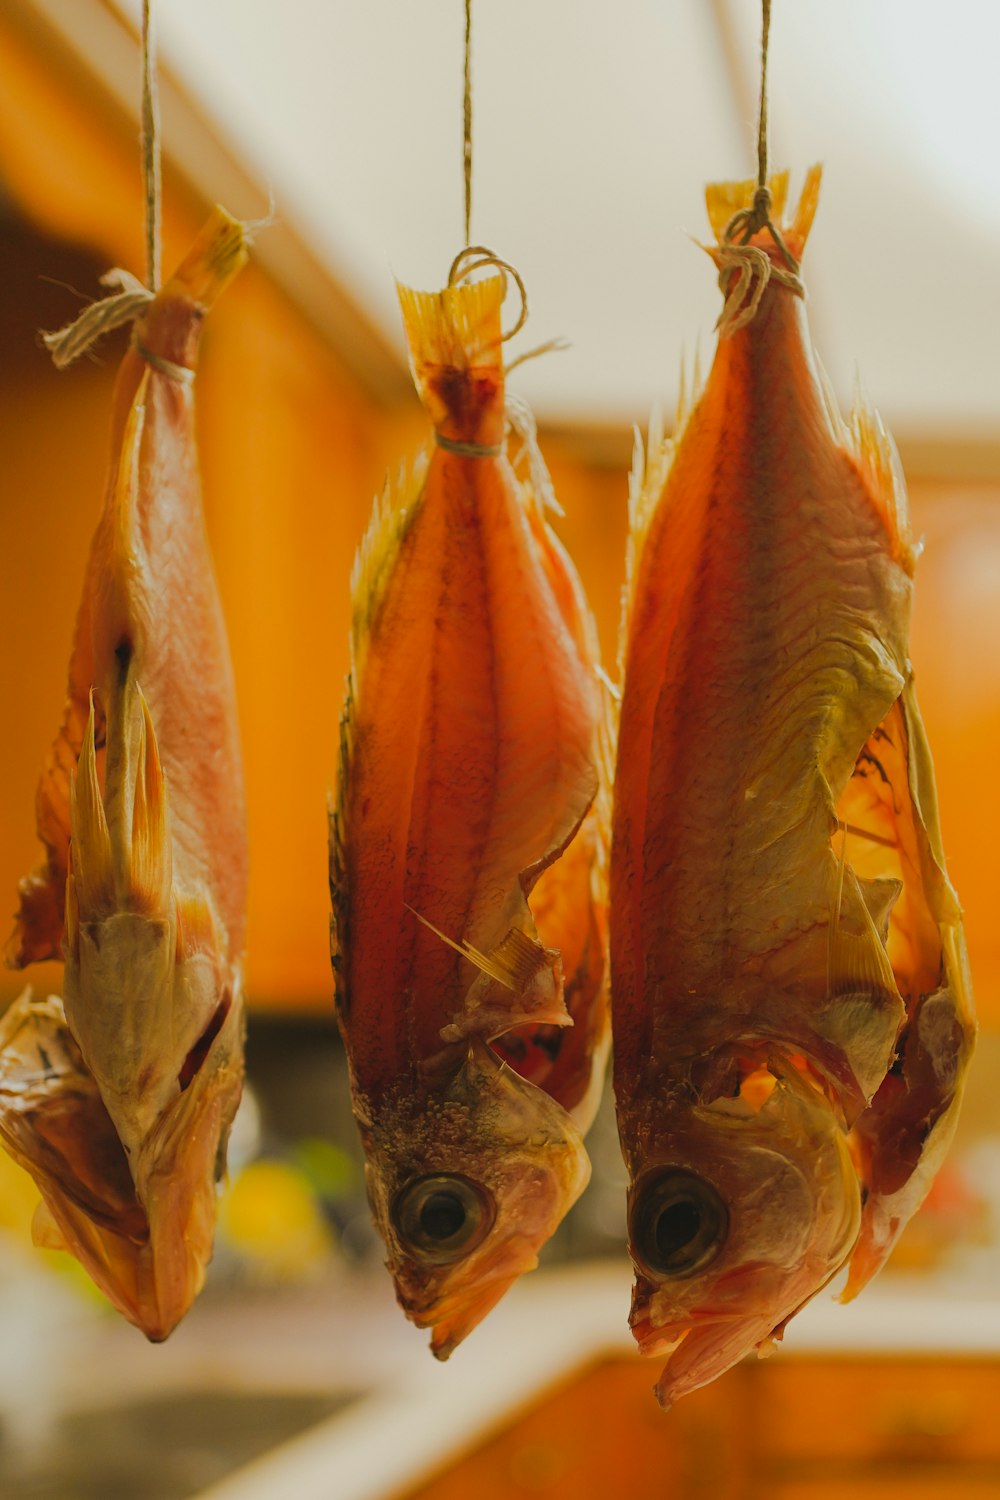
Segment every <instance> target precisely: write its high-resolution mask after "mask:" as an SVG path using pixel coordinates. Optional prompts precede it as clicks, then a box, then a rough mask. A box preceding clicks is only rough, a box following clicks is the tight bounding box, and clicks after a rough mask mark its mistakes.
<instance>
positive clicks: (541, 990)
mask: <svg viewBox="0 0 1000 1500" xmlns="http://www.w3.org/2000/svg"><path fill="white" fill-rule="evenodd" d="M407 911H411V912H413V915H414V916H415V917H416V919H417V921H418V922H421V923H422V924H423V925H424V926H425V927H426V928H428V929H429V931H431V932H433V933H434V935H435V937H439V938H440V939H441V941H442V942H443V943H447V945H448V947H449V948H451V949H453V950H454V952H456V953H460V954H461V955H462V957H463V958H466V959H468V961H469V962H470V963H471V964H473V965H474V966H475V967H476V968H477V969H478V970H479V977H478V978H477V979H476V980H475V981H474V982H473V984H472V986H471V988H470V989H469V992H468V994H467V995H466V997H465V1004H464V1007H463V1009H462V1011H460V1012H459V1013H458V1014H457V1015H456V1016H455V1017H454V1019H453V1020H452V1021H451V1022H449V1024H448V1025H447V1026H443V1027H442V1028H441V1039H442V1041H444V1042H457V1041H460V1040H462V1039H465V1038H468V1037H477V1036H479V1037H484V1038H485V1039H486V1040H487V1041H491V1040H492V1039H493V1038H494V1037H498V1036H503V1035H504V1034H505V1033H506V1032H508V1031H511V1030H513V1028H514V1027H515V1026H523V1025H526V1024H528V1023H531V1022H534V1023H537V1024H538V1025H546V1026H572V1024H573V1020H572V1017H571V1016H570V1015H569V1013H568V1011H567V1010H566V1004H565V1001H564V1000H563V994H562V968H561V964H560V959H559V954H558V952H556V950H555V949H552V948H546V947H545V945H544V944H543V943H540V942H539V941H538V939H537V937H532V935H531V934H530V933H529V932H525V931H524V929H523V928H520V927H511V928H509V929H508V930H507V932H505V933H504V935H503V937H502V938H501V939H500V941H499V943H497V944H496V946H495V947H494V948H491V949H490V951H489V953H483V952H482V951H481V950H480V949H479V948H476V947H475V946H474V945H473V944H472V943H469V942H466V941H465V940H464V939H463V940H462V941H461V942H455V940H454V939H453V938H450V937H448V935H447V933H444V932H442V931H441V929H440V928H439V927H435V925H434V923H433V922H429V921H428V920H427V918H426V917H423V916H421V915H420V913H419V912H418V911H414V910H413V907H412V906H407ZM495 984H498V985H500V986H501V988H502V989H503V990H504V991H506V992H507V993H508V994H509V996H510V997H511V998H510V999H507V998H500V997H499V996H498V995H497V994H496V992H495V991H494V990H493V985H495Z"/></svg>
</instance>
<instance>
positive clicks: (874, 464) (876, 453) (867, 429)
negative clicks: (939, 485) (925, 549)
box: [845, 380, 917, 576]
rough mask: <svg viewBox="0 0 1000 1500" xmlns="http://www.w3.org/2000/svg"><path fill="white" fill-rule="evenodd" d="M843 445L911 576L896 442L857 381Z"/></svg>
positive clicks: (905, 506)
mask: <svg viewBox="0 0 1000 1500" xmlns="http://www.w3.org/2000/svg"><path fill="white" fill-rule="evenodd" d="M845 446H846V447H847V449H848V451H849V452H850V453H852V454H853V456H854V458H855V459H856V460H857V463H858V466H859V467H860V469H861V471H862V473H863V475H864V477H865V479H866V480H867V488H868V492H869V494H870V495H871V497H872V499H873V500H874V502H875V507H876V510H877V511H878V514H879V516H880V517H881V519H882V523H883V525H884V526H885V529H886V533H887V535H888V537H889V540H890V543H891V546H892V555H893V557H894V559H895V560H896V561H897V562H898V563H899V564H900V565H901V566H902V567H903V568H904V569H905V571H906V572H907V573H908V574H910V575H911V576H912V574H913V570H914V567H915V565H916V559H917V549H916V548H915V547H914V543H913V536H912V533H911V531H910V513H909V504H908V501H907V497H906V481H905V479H904V478H903V468H902V464H901V463H900V461H899V453H898V451H897V449H896V444H895V443H894V442H893V440H892V435H891V434H890V433H889V431H888V429H887V428H886V426H885V424H884V423H883V421H882V418H881V417H880V416H879V414H878V412H877V411H876V410H875V408H874V406H873V405H872V404H871V402H870V401H869V399H868V397H867V395H866V394H865V392H864V389H863V387H862V386H861V383H860V380H859V381H858V382H857V384H856V387H855V393H854V404H853V406H852V408H851V415H850V420H849V422H848V424H847V441H846V444H845Z"/></svg>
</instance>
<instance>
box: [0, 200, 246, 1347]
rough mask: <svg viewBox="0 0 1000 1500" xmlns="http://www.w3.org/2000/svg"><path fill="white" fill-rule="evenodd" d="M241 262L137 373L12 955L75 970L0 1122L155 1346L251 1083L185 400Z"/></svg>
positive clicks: (217, 258) (235, 826) (217, 650)
mask: <svg viewBox="0 0 1000 1500" xmlns="http://www.w3.org/2000/svg"><path fill="white" fill-rule="evenodd" d="M245 259H246V250H245V245H244V239H243V233H242V229H241V226H239V225H238V224H237V223H236V222H235V221H233V220H231V219H229V217H228V216H227V215H224V214H223V213H222V211H221V210H216V212H215V215H214V216H213V218H212V219H211V220H210V221H209V223H208V224H207V225H206V227H205V229H204V230H203V231H202V234H201V235H200V237H199V239H198V240H197V242H196V243H195V245H194V247H193V248H192V250H191V252H190V253H189V255H188V257H187V258H186V259H185V261H184V262H183V263H182V265H181V266H180V267H179V269H178V271H177V272H176V273H175V274H174V276H173V277H172V278H171V279H170V281H169V282H167V284H166V285H165V286H164V287H163V289H162V290H161V291H160V292H159V293H158V295H157V296H156V298H155V299H154V300H153V301H152V302H151V303H150V304H149V305H148V308H146V309H145V310H144V312H143V314H142V316H141V317H140V319H139V320H138V322H137V324H136V327H135V334H134V338H133V343H132V347H131V348H130V349H129V351H128V353H127V354H126V355H125V358H124V360H123V362H122V366H121V370H120V372H119V376H118V381H117V385H116V390H115V400H114V416H113V424H112V463H111V474H110V478H109V484H108V491H107V495H106V499H105V504H104V508H103V510H102V513H101V516H100V519H99V522H98V526H97V529H96V532H95V535H94V538H93V542H92V545H91V551H90V556H89V560H88V565H87V570H86V577H85V582H84V591H83V597H82V601H81V605H80V610H79V615H78V619H77V627H76V634H75V640H74V645H73V652H72V657H71V662H70V680H69V694H68V702H67V707H66V711H65V715H64V720H63V724H62V727H61V729H60V732H59V735H58V736H57V738H56V741H55V744H54V746H53V749H52V752H51V754H50V757H49V760H48V763H47V765H46V768H45V771H44V773H43V776H42V779H41V782H40V786H39V792H38V799H37V806H38V828H39V834H40V837H41V839H42V841H43V843H44V845H45V849H46V858H45V862H44V864H43V865H42V866H41V867H40V869H39V870H38V871H36V872H35V874H33V875H32V876H30V877H29V878H28V879H27V880H26V881H25V882H23V883H22V887H21V906H20V911H19V914H18V920H17V928H16V930H15V934H14V938H13V939H12V941H11V944H10V947H9V949H8V955H9V957H10V958H11V959H13V961H15V962H16V963H26V962H30V961H32V960H34V959H37V958H43V957H51V956H56V955H58V954H59V953H60V951H61V953H62V955H63V956H64V958H65V975H64V997H63V1006H62V1007H60V1005H59V1002H58V1001H56V1000H54V999H49V1000H47V1001H44V1002H39V1001H37V1000H35V999H34V998H33V997H31V996H30V994H29V995H27V996H24V997H22V999H21V1001H19V1002H18V1008H17V1009H16V1011H15V1014H14V1015H13V1018H12V1020H11V1023H10V1028H9V1034H8V1036H7V1044H6V1045H5V1046H4V1047H3V1049H2V1051H0V1098H7V1097H8V1096H9V1098H10V1100H11V1101H15V1100H17V1099H19V1098H20V1099H21V1100H22V1103H23V1100H24V1098H25V1097H28V1098H30V1102H31V1108H30V1112H28V1113H25V1111H24V1109H23V1108H20V1106H17V1107H15V1104H14V1102H11V1104H10V1105H9V1107H8V1106H7V1105H5V1106H4V1107H3V1108H0V1133H2V1135H3V1138H4V1142H5V1144H6V1145H7V1146H8V1149H11V1150H12V1151H13V1152H14V1154H15V1155H16V1156H17V1158H18V1160H20V1161H21V1163H22V1165H25V1166H27V1168H28V1170H30V1171H32V1172H33V1174H34V1176H35V1178H36V1181H37V1182H38V1185H39V1187H40V1189H41V1191H42V1194H43V1198H44V1200H45V1205H46V1209H45V1214H44V1215H43V1217H44V1218H45V1219H46V1221H47V1227H46V1228H44V1229H43V1228H42V1226H41V1222H40V1226H39V1233H40V1234H44V1237H45V1239H46V1242H48V1243H51V1242H53V1240H54V1239H55V1238H57V1237H58V1238H61V1240H62V1241H64V1242H65V1244H66V1245H67V1246H68V1248H70V1249H71V1250H73V1251H74V1253H76V1254H77V1255H78V1256H79V1258H80V1259H81V1260H82V1262H83V1263H84V1265H85V1266H86V1267H87V1269H88V1270H89V1271H90V1272H91V1274H92V1275H93V1276H94V1279H95V1280H96V1281H97V1282H98V1284H99V1285H100V1286H101V1287H102V1288H103V1290H104V1291H105V1292H106V1293H107V1294H108V1296H109V1297H110V1298H111V1300H112V1301H113V1302H114V1303H115V1304H116V1305H117V1306H118V1307H119V1308H120V1310H121V1311H122V1312H123V1313H124V1314H125V1315H126V1316H127V1317H129V1318H130V1319H131V1320H132V1321H133V1322H135V1323H137V1324H138V1326H140V1327H141V1328H142V1329H143V1330H144V1331H145V1332H146V1333H147V1334H148V1336H149V1337H150V1338H154V1339H159V1338H163V1337H165V1336H166V1334H167V1333H169V1331H170V1330H171V1328H172V1327H173V1326H174V1325H175V1324H176V1322H177V1321H178V1319H179V1318H180V1317H181V1316H182V1315H183V1313H184V1312H185V1311H186V1310H187V1307H188V1306H189V1305H190V1302H191V1301H192V1299H193V1298H194V1296H195V1295H196V1293H197V1291H198V1290H199V1288H200V1286H201V1283H202V1281H203V1279H204V1271H205V1266H206V1264H207V1261H208V1259H209V1257H210V1254H211V1245H212V1237H213V1226H214V1218H215V1209H214V1204H215V1183H216V1179H217V1176H218V1174H219V1171H220V1170H221V1165H222V1163H223V1162H224V1155H225V1143H226V1139H227V1136H228V1131H229V1126H230V1124H231V1122H232V1118H233V1115H234V1113H235V1110H236V1107H237V1104H238V1102H239V1097H240V1092H241V1086H242V1076H243V1069H242V1031H243V1018H242V995H241V981H240V963H241V958H242V953H243V947H244V941H245V920H246V919H245V910H246V875H247V852H246V827H245V808H244V793H243V776H242V761H241V755H240V746H239V734H238V727H237V722H236V711H235V695H234V688H233V679H232V669H231V666H230V661H229V651H228V644H227V640H226V634H225V627H224V623H223V618H222V612H221V607H220V603H219V598H218V593H217V590H216V585H215V580H214V575H213V571H212V564H211V558H210V555H209V551H208V543H207V538H206V535H205V523H204V517H203V513H202V508H201V497H200V487H199V482H198V474H197V465H196V456H195V445H194V400H193V384H192V382H193V376H194V368H195V362H196V355H197V346H198V337H199V333H200V327H201V322H202V319H203V316H204V313H205V311H206V310H207V309H208V307H210V306H211V304H212V302H213V301H214V299H215V297H216V296H217V295H218V293H219V292H220V291H221V290H222V288H223V287H224V286H225V284H226V283H227V282H228V281H229V280H230V279H231V277H232V276H233V275H234V274H235V273H236V272H237V271H238V270H239V268H240V266H241V265H242V264H243V263H244V261H245ZM32 1049H34V1051H35V1052H36V1053H37V1055H38V1056H42V1055H43V1054H44V1055H45V1056H47V1057H49V1059H50V1060H58V1061H53V1067H52V1069H51V1070H49V1071H48V1072H45V1070H43V1073H44V1081H43V1082H42V1083H39V1081H38V1079H37V1077H32V1078H30V1079H29V1077H28V1074H27V1073H25V1071H24V1069H25V1068H26V1067H27V1062H26V1058H28V1057H29V1056H30V1054H31V1052H32ZM29 1082H30V1084H31V1087H30V1088H29V1089H28V1094H27V1096H25V1094H24V1088H25V1087H26V1086H27V1084H28V1083H29ZM102 1109H103V1111H104V1114H105V1116H106V1118H105V1119H104V1120H103V1121H101V1122H100V1123H98V1121H99V1118H100V1116H101V1110H102ZM29 1119H30V1120H31V1121H32V1122H33V1127H32V1128H33V1130H34V1132H35V1136H34V1139H35V1144H36V1147H37V1150H34V1149H33V1147H32V1133H31V1131H28V1130H26V1128H25V1122H26V1121H27V1120H29ZM15 1127H16V1128H15ZM69 1132H72V1133H73V1134H74V1135H75V1137H76V1141H75V1143H72V1144H71V1143H70V1142H69V1141H68V1133H69ZM53 1133H55V1135H56V1136H57V1137H58V1139H59V1141H60V1143H61V1144H60V1155H59V1156H58V1157H53V1154H52V1151H51V1150H50V1149H49V1148H48V1147H47V1146H46V1144H45V1142H46V1140H47V1139H48V1138H50V1137H52V1136H53ZM88 1153H90V1155H89V1156H88ZM84 1157H86V1158H87V1160H88V1163H89V1165H88V1166H87V1170H86V1172H85V1173H84V1175H85V1176H87V1178H88V1180H89V1181H90V1185H91V1189H92V1192H91V1195H90V1197H87V1198H85V1199H81V1195H80V1193H79V1192H78V1191H77V1189H76V1186H75V1183H76V1182H77V1180H78V1178H79V1175H80V1173H79V1171H77V1167H78V1165H79V1160H80V1159H81V1158H84ZM95 1162H103V1163H104V1164H105V1167H106V1174H105V1175H106V1179H107V1180H106V1183H105V1186H106V1188H107V1194H106V1195H105V1196H107V1197H108V1201H109V1202H115V1203H117V1202H119V1200H120V1199H121V1198H122V1196H123V1193H122V1183H123V1181H124V1180H125V1179H129V1180H131V1183H132V1188H133V1194H134V1201H133V1202H132V1204H131V1205H130V1206H129V1211H128V1214H127V1215H126V1216H125V1218H124V1219H123V1218H122V1217H121V1215H120V1214H117V1213H116V1212H112V1211H111V1210H110V1209H107V1211H104V1210H102V1211H100V1212H96V1211H95V1212H94V1213H91V1212H90V1206H88V1205H92V1201H96V1200H100V1199H101V1195H102V1186H101V1171H100V1170H98V1168H97V1167H96V1166H95V1165H94V1164H95ZM54 1163H55V1165H54ZM67 1163H69V1164H70V1165H67ZM122 1168H124V1173H125V1177H124V1178H123V1176H122ZM95 1195H96V1199H95ZM126 1221H127V1226H128V1227H127V1229H126V1228H123V1225H124V1224H125V1223H126ZM137 1224H140V1225H141V1226H142V1228H141V1232H140V1230H138V1229H137V1228H136V1225H137Z"/></svg>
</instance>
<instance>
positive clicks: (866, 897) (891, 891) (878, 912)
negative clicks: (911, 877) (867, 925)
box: [858, 875, 903, 944]
mask: <svg viewBox="0 0 1000 1500" xmlns="http://www.w3.org/2000/svg"><path fill="white" fill-rule="evenodd" d="M858 887H859V889H860V891H861V898H862V900H863V901H864V903H865V906H866V907H867V908H868V915H869V916H870V917H871V919H872V922H873V923H874V926H875V931H876V932H877V933H878V935H879V938H880V940H881V941H882V943H883V944H884V943H886V942H888V939H889V918H890V916H891V915H892V908H893V907H894V906H895V904H896V902H897V900H898V899H899V896H900V893H901V892H902V889H903V882H902V881H901V880H897V879H896V877H895V876H892V875H879V876H875V877H873V878H872V879H871V880H865V879H862V878H861V877H860V876H859V877H858Z"/></svg>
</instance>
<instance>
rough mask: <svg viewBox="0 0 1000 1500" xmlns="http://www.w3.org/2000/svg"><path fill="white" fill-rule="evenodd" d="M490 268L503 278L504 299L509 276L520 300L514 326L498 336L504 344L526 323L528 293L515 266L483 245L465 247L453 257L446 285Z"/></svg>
mask: <svg viewBox="0 0 1000 1500" xmlns="http://www.w3.org/2000/svg"><path fill="white" fill-rule="evenodd" d="M491 266H492V267H494V268H495V269H496V270H498V271H499V272H500V275H501V276H502V277H503V283H504V297H505V298H506V296H507V292H508V290H509V287H508V282H507V277H508V276H510V277H511V279H512V280H513V282H514V285H515V286H516V287H517V291H518V295H519V297H520V298H521V311H520V313H519V314H518V316H517V319H516V321H515V323H514V326H513V327H512V328H509V329H508V330H507V332H506V333H501V335H500V342H501V343H502V344H506V343H507V341H508V339H512V338H513V337H514V335H515V334H516V333H520V331H521V329H522V328H523V327H524V325H525V323H526V322H527V321H528V293H527V291H526V290H525V286H524V281H523V280H522V278H521V273H520V271H518V270H517V268H516V267H515V266H512V265H511V263H510V261H509V260H501V258H500V256H499V255H497V254H495V253H494V251H492V250H489V249H487V247H486V246H485V245H467V246H466V247H465V249H464V250H461V251H460V252H459V253H458V255H456V256H455V259H454V260H453V261H452V263H451V269H450V270H449V272H448V285H449V286H459V285H460V284H461V283H462V282H463V281H468V280H469V279H470V278H471V277H472V276H473V275H474V274H475V272H476V271H485V270H487V269H489V268H490V267H491ZM522 357H523V356H522Z"/></svg>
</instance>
